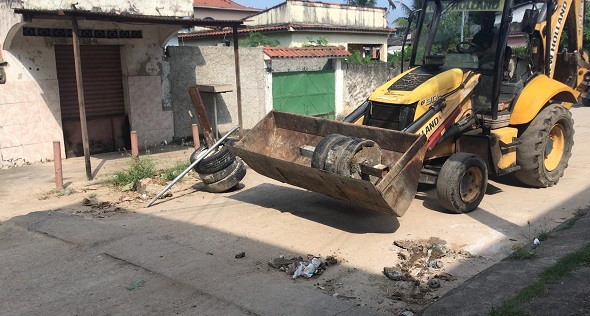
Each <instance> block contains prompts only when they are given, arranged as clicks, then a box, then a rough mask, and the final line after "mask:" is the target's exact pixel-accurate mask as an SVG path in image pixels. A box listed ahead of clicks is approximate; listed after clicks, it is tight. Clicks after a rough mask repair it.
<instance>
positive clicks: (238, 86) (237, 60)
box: [232, 25, 244, 139]
mask: <svg viewBox="0 0 590 316" xmlns="http://www.w3.org/2000/svg"><path fill="white" fill-rule="evenodd" d="M232 30H233V38H234V64H235V67H236V98H237V99H238V100H237V101H238V127H239V128H240V139H242V138H243V137H244V132H243V127H244V126H243V120H242V85H241V83H240V51H239V48H238V47H239V46H238V26H237V25H234V26H233V29H232Z"/></svg>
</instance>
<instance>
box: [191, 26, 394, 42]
mask: <svg viewBox="0 0 590 316" xmlns="http://www.w3.org/2000/svg"><path fill="white" fill-rule="evenodd" d="M289 29H293V30H324V31H348V32H367V33H381V34H389V33H391V32H395V31H396V29H394V28H369V27H351V26H334V25H317V24H294V23H285V24H279V25H269V26H254V27H246V28H241V29H238V33H240V34H243V33H246V34H247V33H252V32H272V31H285V30H289ZM228 34H232V30H220V31H204V32H195V33H187V34H182V35H179V37H180V38H198V37H213V36H223V35H228Z"/></svg>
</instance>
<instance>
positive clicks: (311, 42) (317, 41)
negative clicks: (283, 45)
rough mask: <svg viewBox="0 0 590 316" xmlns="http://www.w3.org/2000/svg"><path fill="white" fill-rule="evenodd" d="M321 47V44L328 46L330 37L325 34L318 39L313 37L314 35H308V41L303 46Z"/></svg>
mask: <svg viewBox="0 0 590 316" xmlns="http://www.w3.org/2000/svg"><path fill="white" fill-rule="evenodd" d="M316 46H318V47H321V46H328V39H327V38H326V37H325V36H320V37H318V38H317V39H313V37H311V36H308V37H307V43H304V44H303V47H316Z"/></svg>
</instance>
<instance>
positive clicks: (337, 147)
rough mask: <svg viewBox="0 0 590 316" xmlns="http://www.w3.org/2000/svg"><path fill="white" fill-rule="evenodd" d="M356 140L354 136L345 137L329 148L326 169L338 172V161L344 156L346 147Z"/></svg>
mask: <svg viewBox="0 0 590 316" xmlns="http://www.w3.org/2000/svg"><path fill="white" fill-rule="evenodd" d="M354 141H355V139H354V138H352V137H345V138H343V139H341V140H339V141H337V142H336V143H334V145H332V147H331V148H330V149H328V154H327V155H326V161H325V162H324V170H326V171H328V172H331V173H338V162H339V160H341V158H342V156H344V155H345V152H346V148H347V147H348V146H349V145H350V144H352V143H353V142H354Z"/></svg>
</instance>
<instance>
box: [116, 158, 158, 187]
mask: <svg viewBox="0 0 590 316" xmlns="http://www.w3.org/2000/svg"><path fill="white" fill-rule="evenodd" d="M154 174H155V167H154V161H153V159H151V158H150V157H138V158H135V159H132V160H131V163H130V164H129V168H128V169H127V170H124V171H118V172H116V173H115V174H114V175H113V177H112V178H111V180H110V183H111V184H112V185H114V186H117V187H121V186H126V185H131V186H133V187H134V186H135V185H136V184H137V182H138V181H139V180H141V179H143V178H151V177H153V176H154Z"/></svg>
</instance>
